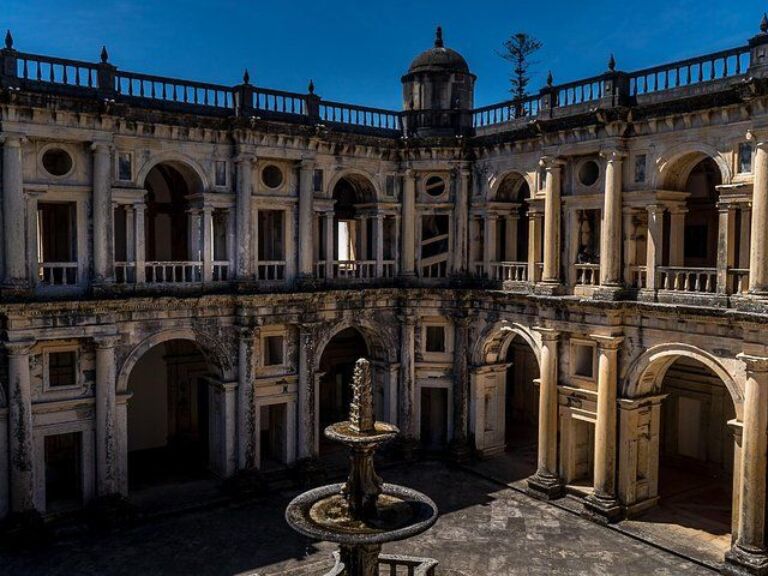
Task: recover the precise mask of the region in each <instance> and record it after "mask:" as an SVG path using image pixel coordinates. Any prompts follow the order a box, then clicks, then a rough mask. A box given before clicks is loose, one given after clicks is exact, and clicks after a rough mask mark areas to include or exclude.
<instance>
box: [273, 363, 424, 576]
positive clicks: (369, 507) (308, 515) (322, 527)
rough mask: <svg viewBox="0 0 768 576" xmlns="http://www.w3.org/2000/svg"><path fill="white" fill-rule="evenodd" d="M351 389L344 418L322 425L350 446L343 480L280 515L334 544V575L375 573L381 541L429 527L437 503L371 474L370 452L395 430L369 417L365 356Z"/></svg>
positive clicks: (370, 399)
mask: <svg viewBox="0 0 768 576" xmlns="http://www.w3.org/2000/svg"><path fill="white" fill-rule="evenodd" d="M352 390H353V399H352V403H351V405H350V408H349V420H347V421H344V422H338V423H336V424H332V425H331V426H328V428H326V429H325V435H326V437H328V438H329V439H331V440H335V441H337V442H341V443H342V444H344V445H345V446H348V447H349V449H350V459H349V460H350V471H349V476H348V478H347V481H346V482H345V483H342V484H332V485H329V486H323V487H320V488H315V489H314V490H310V491H309V492H305V493H304V494H301V495H300V496H298V497H296V498H295V499H294V500H293V501H292V502H291V503H290V504H289V505H288V508H287V509H286V511H285V518H286V520H287V521H288V524H289V525H290V526H291V527H292V528H293V529H294V530H296V531H297V532H299V533H301V534H303V535H304V536H308V537H310V538H314V539H317V540H326V541H329V542H336V543H338V544H339V549H340V550H339V551H340V555H339V556H340V559H341V563H342V564H343V566H344V569H343V571H342V572H338V571H336V572H333V573H334V574H346V575H347V576H376V575H377V574H378V570H379V568H378V564H379V553H380V552H381V546H382V544H384V543H385V542H394V541H397V540H403V539H405V538H410V537H411V536H415V535H416V534H420V533H422V532H424V531H425V530H427V529H428V528H430V527H431V526H432V525H433V524H434V523H435V521H436V520H437V506H435V503H434V502H432V500H430V499H429V498H428V497H427V496H425V495H424V494H422V493H420V492H417V491H415V490H411V489H409V488H405V487H402V486H396V485H394V484H384V483H383V481H382V479H381V478H380V477H379V476H378V475H377V474H376V470H375V469H374V465H373V456H374V454H375V452H376V450H377V449H378V448H379V447H380V446H382V445H383V444H385V443H387V442H390V441H391V440H393V439H394V438H395V437H396V436H397V435H398V433H399V430H398V429H397V427H396V426H393V425H391V424H387V423H384V422H376V420H375V418H374V414H373V381H372V378H371V364H370V362H369V361H368V360H366V359H365V358H361V359H359V360H358V361H357V363H356V364H355V373H354V378H353V382H352Z"/></svg>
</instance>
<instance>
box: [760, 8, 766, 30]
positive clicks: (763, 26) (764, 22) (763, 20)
mask: <svg viewBox="0 0 768 576" xmlns="http://www.w3.org/2000/svg"><path fill="white" fill-rule="evenodd" d="M760 32H762V33H763V34H768V14H766V13H763V19H762V20H761V21H760Z"/></svg>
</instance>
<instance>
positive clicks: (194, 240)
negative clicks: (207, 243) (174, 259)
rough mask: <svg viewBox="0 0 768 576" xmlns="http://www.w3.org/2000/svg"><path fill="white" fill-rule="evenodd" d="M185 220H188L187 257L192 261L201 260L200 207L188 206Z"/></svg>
mask: <svg viewBox="0 0 768 576" xmlns="http://www.w3.org/2000/svg"><path fill="white" fill-rule="evenodd" d="M187 221H188V222H189V226H188V227H189V230H188V232H189V252H188V254H187V259H188V260H191V261H193V262H202V260H203V251H202V249H201V245H202V242H201V241H200V209H199V208H190V209H189V210H187Z"/></svg>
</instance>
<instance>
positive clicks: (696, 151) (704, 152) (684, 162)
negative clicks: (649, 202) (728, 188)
mask: <svg viewBox="0 0 768 576" xmlns="http://www.w3.org/2000/svg"><path fill="white" fill-rule="evenodd" d="M706 158H711V159H712V160H713V161H714V162H715V164H717V167H718V169H719V170H720V177H721V181H722V183H723V184H728V183H730V182H731V178H732V174H731V168H730V166H729V165H728V162H727V161H726V159H725V158H723V156H722V154H720V152H719V151H718V150H717V149H715V148H714V147H713V146H710V145H709V144H705V143H703V142H686V143H684V144H679V145H678V146H675V147H673V148H671V149H670V150H668V151H667V152H666V153H665V154H662V155H661V156H660V157H659V158H658V160H657V161H656V172H655V173H654V182H653V186H654V187H655V188H660V189H664V190H684V189H685V186H686V182H687V181H688V177H689V176H690V174H691V172H692V171H693V169H694V168H695V167H696V165H697V164H699V162H701V161H702V160H704V159H706Z"/></svg>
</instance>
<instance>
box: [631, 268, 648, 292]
mask: <svg viewBox="0 0 768 576" xmlns="http://www.w3.org/2000/svg"><path fill="white" fill-rule="evenodd" d="M629 286H630V287H631V288H637V289H638V290H640V289H642V288H647V287H648V267H647V266H637V265H634V266H630V267H629Z"/></svg>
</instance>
